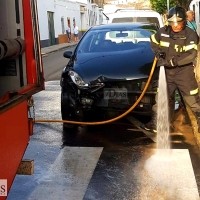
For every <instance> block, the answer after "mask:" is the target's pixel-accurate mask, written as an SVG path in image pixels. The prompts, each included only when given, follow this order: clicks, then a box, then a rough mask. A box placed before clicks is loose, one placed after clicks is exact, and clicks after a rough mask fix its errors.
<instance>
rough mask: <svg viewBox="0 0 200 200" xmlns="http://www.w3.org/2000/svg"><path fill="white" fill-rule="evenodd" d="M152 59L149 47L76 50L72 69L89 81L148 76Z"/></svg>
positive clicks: (86, 81) (152, 54) (152, 55)
mask: <svg viewBox="0 0 200 200" xmlns="http://www.w3.org/2000/svg"><path fill="white" fill-rule="evenodd" d="M153 60H154V53H153V52H152V50H151V49H150V48H143V47H141V48H137V49H131V50H125V51H123V52H121V51H120V52H117V51H115V52H104V53H101V52H98V53H81V52H78V53H77V56H76V60H75V61H74V71H75V72H77V73H78V74H79V76H80V77H81V78H82V79H83V80H84V81H85V83H89V82H91V81H94V80H97V79H98V78H99V77H101V80H102V77H103V79H104V77H105V80H108V79H115V80H116V79H125V80H130V79H140V78H146V77H148V76H149V73H150V71H151V67H152V64H153Z"/></svg>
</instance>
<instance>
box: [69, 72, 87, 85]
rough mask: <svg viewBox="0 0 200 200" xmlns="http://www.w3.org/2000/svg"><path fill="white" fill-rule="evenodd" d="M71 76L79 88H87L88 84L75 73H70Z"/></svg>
mask: <svg viewBox="0 0 200 200" xmlns="http://www.w3.org/2000/svg"><path fill="white" fill-rule="evenodd" d="M68 74H69V76H70V77H71V79H72V81H73V82H74V84H76V85H77V86H79V87H87V86H88V84H86V83H85V82H84V80H83V79H82V78H81V77H80V76H79V75H78V74H77V73H76V72H74V71H69V73H68Z"/></svg>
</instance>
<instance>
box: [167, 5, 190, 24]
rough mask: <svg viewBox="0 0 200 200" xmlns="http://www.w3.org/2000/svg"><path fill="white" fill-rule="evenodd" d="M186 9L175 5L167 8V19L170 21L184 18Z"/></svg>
mask: <svg viewBox="0 0 200 200" xmlns="http://www.w3.org/2000/svg"><path fill="white" fill-rule="evenodd" d="M186 18H187V17H186V11H185V9H184V8H182V7H180V6H175V7H173V8H171V9H170V10H169V13H168V16H167V21H168V22H169V23H170V22H174V23H177V22H181V21H185V20H186Z"/></svg>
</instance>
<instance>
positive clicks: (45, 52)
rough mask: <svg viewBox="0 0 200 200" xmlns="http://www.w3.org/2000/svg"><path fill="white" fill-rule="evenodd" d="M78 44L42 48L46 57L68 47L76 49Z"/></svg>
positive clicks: (71, 43)
mask: <svg viewBox="0 0 200 200" xmlns="http://www.w3.org/2000/svg"><path fill="white" fill-rule="evenodd" d="M76 44H77V42H74V41H73V42H70V43H63V44H57V45H53V46H49V47H44V48H41V52H42V56H45V55H47V54H49V53H52V52H55V51H58V50H60V49H65V48H68V47H74V46H75V45H76Z"/></svg>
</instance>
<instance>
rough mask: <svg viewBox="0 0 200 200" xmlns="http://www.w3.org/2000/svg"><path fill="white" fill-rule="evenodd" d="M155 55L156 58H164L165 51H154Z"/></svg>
mask: <svg viewBox="0 0 200 200" xmlns="http://www.w3.org/2000/svg"><path fill="white" fill-rule="evenodd" d="M155 56H156V58H158V59H161V58H162V59H165V57H166V54H165V52H162V51H157V52H156V53H155Z"/></svg>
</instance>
